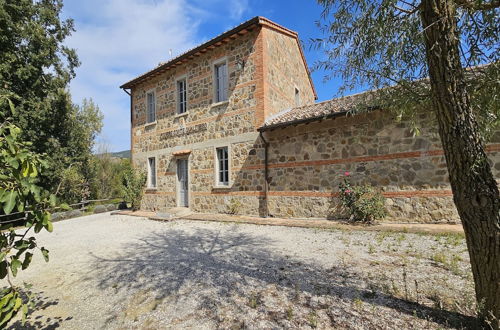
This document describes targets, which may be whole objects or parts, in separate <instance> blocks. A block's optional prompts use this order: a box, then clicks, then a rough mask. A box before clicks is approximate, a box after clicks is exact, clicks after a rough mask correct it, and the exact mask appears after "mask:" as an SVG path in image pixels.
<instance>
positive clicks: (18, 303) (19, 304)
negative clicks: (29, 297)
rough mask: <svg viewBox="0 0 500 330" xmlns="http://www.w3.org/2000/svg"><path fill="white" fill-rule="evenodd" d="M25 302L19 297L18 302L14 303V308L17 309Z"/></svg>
mask: <svg viewBox="0 0 500 330" xmlns="http://www.w3.org/2000/svg"><path fill="white" fill-rule="evenodd" d="M22 304H23V300H22V299H21V298H19V297H17V298H16V303H15V304H14V310H15V311H17V310H18V309H19V307H21V305H22Z"/></svg>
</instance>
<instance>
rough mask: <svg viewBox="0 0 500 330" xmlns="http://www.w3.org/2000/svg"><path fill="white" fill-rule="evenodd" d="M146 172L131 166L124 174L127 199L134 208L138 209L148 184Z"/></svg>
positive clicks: (124, 190) (124, 189)
mask: <svg viewBox="0 0 500 330" xmlns="http://www.w3.org/2000/svg"><path fill="white" fill-rule="evenodd" d="M146 179H147V176H146V173H144V172H143V171H140V170H137V169H134V168H132V167H131V168H130V169H129V170H127V171H126V172H125V174H124V176H123V192H124V196H125V200H126V201H127V202H130V204H131V208H132V210H134V211H135V210H138V209H139V207H140V206H141V199H142V195H143V193H144V186H145V184H146Z"/></svg>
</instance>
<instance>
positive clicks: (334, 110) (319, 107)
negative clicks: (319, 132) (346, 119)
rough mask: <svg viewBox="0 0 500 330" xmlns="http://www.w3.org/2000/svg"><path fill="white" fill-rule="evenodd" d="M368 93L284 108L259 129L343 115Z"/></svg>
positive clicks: (364, 99)
mask: <svg viewBox="0 0 500 330" xmlns="http://www.w3.org/2000/svg"><path fill="white" fill-rule="evenodd" d="M369 95H370V93H368V92H367V93H360V94H354V95H350V96H344V97H339V98H335V99H332V100H328V101H323V102H319V103H314V104H309V105H304V106H301V107H297V108H291V109H286V110H283V111H281V112H279V113H277V114H275V115H274V116H271V117H269V118H268V119H267V120H266V122H265V123H264V125H263V126H262V127H261V128H260V130H267V129H272V128H276V127H282V126H287V125H293V124H297V123H301V122H309V121H314V120H321V119H324V118H329V117H332V116H336V115H343V114H346V113H348V112H349V111H352V110H355V108H356V107H357V106H358V105H360V104H364V102H365V101H366V98H367V97H369Z"/></svg>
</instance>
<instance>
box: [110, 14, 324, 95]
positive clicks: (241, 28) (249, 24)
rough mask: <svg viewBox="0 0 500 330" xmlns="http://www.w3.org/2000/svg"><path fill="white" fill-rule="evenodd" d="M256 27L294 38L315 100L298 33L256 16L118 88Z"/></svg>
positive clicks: (173, 65)
mask: <svg viewBox="0 0 500 330" xmlns="http://www.w3.org/2000/svg"><path fill="white" fill-rule="evenodd" d="M258 25H260V26H264V25H265V26H267V27H269V28H271V29H274V30H276V31H279V32H281V33H284V34H287V35H289V36H291V37H293V38H295V40H296V41H297V45H298V47H299V50H300V55H301V57H302V61H303V62H304V66H305V68H306V71H307V74H308V76H309V82H310V84H311V87H312V90H313V92H314V96H315V98H316V99H317V98H318V96H317V94H316V89H315V87H314V84H313V81H312V78H311V74H310V72H309V67H308V65H307V62H306V58H305V56H304V52H303V50H302V46H301V44H300V41H299V35H298V33H297V32H295V31H292V30H290V29H287V28H286V27H284V26H281V25H279V24H277V23H275V22H273V21H271V20H269V19H267V18H265V17H262V16H256V17H254V18H252V19H250V20H248V21H246V22H243V23H241V24H240V25H238V26H236V27H234V28H233V29H231V30H228V31H226V32H224V33H222V34H220V35H218V36H217V37H215V38H213V39H211V40H209V41H207V42H205V43H203V44H201V45H199V46H196V47H194V48H192V49H189V50H188V51H186V52H184V53H182V54H180V55H179V56H177V57H174V58H173V59H171V60H169V61H167V62H164V63H161V64H160V65H158V66H157V67H156V68H154V69H152V70H149V71H148V72H146V73H143V74H141V75H140V76H138V77H136V78H134V79H132V80H130V81H128V82H126V83H124V84H123V85H121V86H120V88H122V89H128V88H132V87H133V86H134V85H136V84H138V83H140V82H142V81H144V80H145V79H148V78H149V77H152V76H155V75H158V74H161V73H163V72H165V71H167V70H169V69H172V68H174V67H176V66H178V65H181V64H183V63H185V62H187V61H189V60H190V59H192V58H194V57H195V56H200V55H201V54H203V53H206V52H207V51H208V50H210V49H213V48H215V47H218V46H220V45H222V44H223V43H224V42H227V41H229V40H230V38H231V36H234V35H236V34H243V33H246V32H247V31H251V30H252V29H253V28H254V27H256V26H258Z"/></svg>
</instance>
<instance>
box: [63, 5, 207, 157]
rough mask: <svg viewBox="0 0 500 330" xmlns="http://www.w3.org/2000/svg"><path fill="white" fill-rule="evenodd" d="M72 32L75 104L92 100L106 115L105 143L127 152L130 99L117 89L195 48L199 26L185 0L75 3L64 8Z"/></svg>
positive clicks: (70, 41)
mask: <svg viewBox="0 0 500 330" xmlns="http://www.w3.org/2000/svg"><path fill="white" fill-rule="evenodd" d="M68 7H69V9H68V10H67V11H66V12H65V14H66V16H69V17H73V18H74V19H75V28H76V32H75V33H74V34H73V35H72V36H71V37H70V38H69V39H68V41H67V44H68V45H69V46H70V47H73V48H75V49H76V51H77V53H78V56H79V58H80V61H81V62H82V65H81V66H80V67H79V68H78V69H77V77H76V78H75V80H74V81H73V82H72V84H71V92H72V95H73V100H74V101H75V102H77V103H79V102H80V101H81V100H82V99H83V98H84V97H92V98H93V99H94V101H95V102H96V103H97V104H98V105H99V107H100V108H101V110H102V111H103V113H104V115H105V119H104V131H103V138H104V139H106V140H109V141H110V146H111V148H112V149H113V150H118V149H120V150H121V149H128V148H129V146H130V113H129V111H130V104H129V97H128V95H126V94H125V93H124V92H123V91H122V90H120V89H119V88H118V87H119V86H120V85H121V84H122V83H124V82H126V81H128V80H130V79H132V78H134V77H135V76H137V75H139V74H141V73H143V72H145V71H147V70H150V69H152V68H153V67H155V66H156V65H157V64H158V63H159V62H161V61H165V60H167V59H168V58H169V50H170V49H172V50H173V52H174V54H179V53H181V52H183V51H185V50H186V49H188V48H191V47H192V46H193V45H194V44H195V40H196V32H197V25H198V22H197V21H196V20H195V19H194V18H192V17H191V15H190V8H189V6H188V5H187V4H186V2H185V1H183V0H164V1H159V0H158V1H133V0H110V1H99V0H93V1H81V2H80V1H79V2H78V4H77V3H72V4H71V5H70V6H68Z"/></svg>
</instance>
